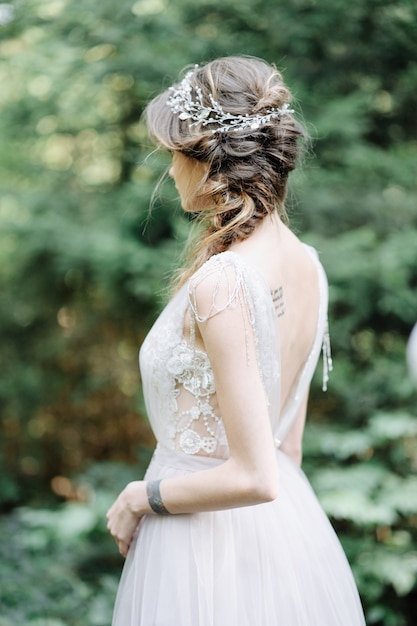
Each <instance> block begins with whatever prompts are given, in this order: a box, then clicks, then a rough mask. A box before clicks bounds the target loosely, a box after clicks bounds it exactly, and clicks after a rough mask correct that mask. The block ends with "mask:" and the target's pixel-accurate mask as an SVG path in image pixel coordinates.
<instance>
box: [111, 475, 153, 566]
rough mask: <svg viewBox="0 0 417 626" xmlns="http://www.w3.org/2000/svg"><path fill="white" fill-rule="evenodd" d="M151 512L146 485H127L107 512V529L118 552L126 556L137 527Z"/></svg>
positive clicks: (140, 481) (139, 482)
mask: <svg viewBox="0 0 417 626" xmlns="http://www.w3.org/2000/svg"><path fill="white" fill-rule="evenodd" d="M148 512H151V509H150V507H149V504H148V498H147V495H146V483H145V482H144V481H142V480H136V481H134V482H131V483H129V484H128V485H127V486H126V487H125V488H124V489H123V491H122V492H121V493H120V494H119V496H118V498H117V499H116V500H115V501H114V503H113V504H112V506H111V507H110V508H109V510H108V511H107V515H106V517H107V528H108V530H109V531H110V534H111V535H112V536H113V537H114V539H115V541H116V543H117V545H118V547H119V552H120V554H122V555H123V556H124V557H126V556H127V552H128V550H129V546H130V544H131V542H132V539H133V536H134V533H135V530H136V528H137V525H138V523H139V521H140V519H141V518H142V516H143V515H144V514H145V513H148Z"/></svg>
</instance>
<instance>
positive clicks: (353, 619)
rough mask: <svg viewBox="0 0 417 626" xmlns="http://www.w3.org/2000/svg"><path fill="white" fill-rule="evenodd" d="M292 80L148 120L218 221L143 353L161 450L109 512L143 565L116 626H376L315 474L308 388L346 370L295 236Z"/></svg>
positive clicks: (191, 80) (244, 79)
mask: <svg viewBox="0 0 417 626" xmlns="http://www.w3.org/2000/svg"><path fill="white" fill-rule="evenodd" d="M290 101H291V95H290V92H289V90H288V89H287V87H286V86H285V85H284V83H283V81H282V77H281V75H280V73H279V72H278V71H277V70H276V68H274V67H272V66H270V65H269V64H267V63H265V62H264V61H261V60H259V59H255V58H249V57H226V58H220V59H218V60H215V61H212V62H210V63H207V64H206V65H204V66H202V67H198V66H196V67H194V68H193V69H192V70H190V71H188V72H187V73H186V74H185V76H184V77H183V79H182V80H181V81H180V82H178V83H177V84H175V85H174V86H173V87H171V88H169V89H168V90H166V91H165V92H163V93H162V94H161V95H160V96H158V97H157V98H155V99H154V100H153V101H152V102H151V103H150V104H149V105H148V107H147V110H146V119H147V123H148V128H149V131H150V135H151V136H152V137H153V138H154V140H155V141H156V142H157V143H158V144H159V145H160V146H162V147H164V148H166V149H168V150H169V151H171V152H172V166H171V169H170V175H171V176H172V177H173V179H174V181H175V185H176V187H177V190H178V193H179V196H180V198H181V204H182V207H183V209H184V211H187V212H192V213H193V214H194V215H195V216H197V218H198V219H199V220H200V222H201V224H200V226H201V228H200V234H199V237H198V239H197V240H195V241H194V242H193V248H192V251H191V253H190V257H189V262H188V264H187V266H186V267H185V268H184V269H183V271H182V273H181V274H180V277H179V279H178V281H177V283H176V284H175V286H174V288H175V294H174V296H173V298H172V300H171V301H170V302H169V304H168V305H167V307H166V308H165V310H164V311H163V312H162V314H161V315H160V317H159V318H158V320H157V321H156V323H155V324H154V326H153V327H152V329H151V331H150V333H149V334H148V336H147V338H146V340H145V342H144V344H143V345H142V348H141V351H140V366H141V373H142V380H143V389H144V394H145V401H146V406H147V411H148V416H149V420H150V422H151V425H152V428H153V430H154V432H155V435H156V438H157V441H158V444H157V447H156V450H155V453H154V455H153V458H152V461H151V463H150V466H149V468H148V471H147V473H146V476H145V479H144V480H143V481H139V480H134V481H133V482H131V483H129V484H128V485H127V486H126V488H125V489H124V490H123V491H122V493H121V494H120V495H119V496H118V498H117V499H116V501H115V502H114V504H113V505H112V507H111V508H110V509H109V511H108V514H107V517H108V529H109V531H110V532H111V534H112V535H113V537H114V538H115V540H116V542H117V544H118V547H119V550H120V552H121V553H122V554H123V555H124V556H126V557H127V558H126V563H125V567H124V571H123V574H122V578H121V582H120V586H119V591H118V595H117V600H116V606H115V611H114V618H113V625H114V626H155V625H158V626H363V625H364V623H365V622H364V618H363V613H362V609H361V605H360V600H359V597H358V594H357V590H356V587H355V583H354V581H353V577H352V574H351V571H350V568H349V565H348V563H347V561H346V558H345V555H344V553H343V550H342V548H341V546H340V544H339V541H338V540H337V538H336V536H335V533H334V531H333V529H332V527H331V525H330V523H329V521H328V520H327V518H326V516H325V514H324V512H323V511H322V509H321V507H320V505H319V503H318V501H317V499H316V497H315V495H314V493H313V491H312V489H311V487H310V485H309V483H308V481H307V479H306V477H305V475H304V474H303V472H302V470H301V469H300V465H301V455H302V452H301V450H302V434H303V427H304V421H305V416H306V410H307V399H308V390H309V385H310V382H311V378H312V376H313V373H314V370H315V368H316V365H317V361H318V358H319V355H320V352H321V351H323V356H324V380H323V386H324V388H325V387H326V383H327V378H328V370H329V369H331V358H330V346H329V337H328V330H327V281H326V277H325V274H324V270H323V268H322V266H321V264H320V262H319V260H318V257H317V254H316V252H315V250H313V249H312V248H310V247H309V246H306V245H305V244H303V243H301V241H300V240H299V239H298V238H297V237H296V236H295V235H294V234H293V233H292V232H291V230H290V229H289V227H288V225H287V222H288V220H287V216H286V212H285V206H284V202H285V196H286V189H287V182H288V175H289V173H290V172H291V171H292V170H293V169H294V168H295V165H296V159H297V155H298V152H299V143H300V139H302V137H303V129H302V127H301V126H300V124H299V123H298V121H297V120H296V118H295V116H294V111H293V109H292V108H291V104H290Z"/></svg>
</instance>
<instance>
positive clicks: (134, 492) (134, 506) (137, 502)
mask: <svg viewBox="0 0 417 626" xmlns="http://www.w3.org/2000/svg"><path fill="white" fill-rule="evenodd" d="M125 495H126V503H127V507H128V509H129V510H130V511H131V513H133V514H134V515H136V516H137V517H142V515H145V514H147V513H152V509H151V507H150V506H149V503H148V497H147V494H146V483H145V482H144V481H142V480H135V481H132V482H131V483H129V484H128V485H127V486H126V490H125Z"/></svg>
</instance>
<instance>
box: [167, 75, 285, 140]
mask: <svg viewBox="0 0 417 626" xmlns="http://www.w3.org/2000/svg"><path fill="white" fill-rule="evenodd" d="M197 68H198V65H196V66H195V69H197ZM193 74H194V70H191V71H190V72H188V73H187V74H186V75H185V77H184V78H183V79H182V81H181V82H180V83H179V85H178V87H170V90H171V91H172V95H171V96H170V97H169V98H168V100H167V105H168V106H169V107H170V108H171V109H172V111H173V112H174V113H178V117H179V118H180V120H190V126H197V125H198V124H201V125H202V126H209V124H218V127H217V128H213V129H211V132H212V133H227V132H229V131H239V130H248V129H250V130H257V129H258V128H259V127H260V126H264V125H265V124H268V122H270V121H271V120H272V119H276V118H279V117H281V116H282V115H284V114H285V113H294V110H293V109H289V108H288V107H289V104H287V103H285V104H283V105H282V107H280V108H278V107H272V108H269V109H266V111H265V113H262V114H257V115H249V114H246V115H233V113H226V112H225V111H223V109H222V107H221V106H220V104H219V103H218V102H216V100H215V99H214V98H213V96H212V95H211V94H209V98H210V103H211V106H205V105H204V104H203V94H202V92H201V88H200V87H195V88H194V89H195V92H196V94H197V96H196V99H195V100H193V96H192V93H191V92H192V89H193V88H192V86H191V80H190V79H191V76H192V75H193Z"/></svg>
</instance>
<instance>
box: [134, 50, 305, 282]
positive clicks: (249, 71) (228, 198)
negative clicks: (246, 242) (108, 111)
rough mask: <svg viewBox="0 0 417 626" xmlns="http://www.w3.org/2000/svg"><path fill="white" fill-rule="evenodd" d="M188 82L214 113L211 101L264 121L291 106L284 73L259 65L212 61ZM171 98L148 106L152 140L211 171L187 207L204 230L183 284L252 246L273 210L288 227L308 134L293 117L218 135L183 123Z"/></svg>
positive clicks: (212, 126)
mask: <svg viewBox="0 0 417 626" xmlns="http://www.w3.org/2000/svg"><path fill="white" fill-rule="evenodd" d="M189 82H190V85H191V88H192V94H193V100H195V99H196V96H197V91H196V89H197V88H198V89H199V90H201V91H200V93H201V98H202V103H203V105H204V106H207V107H210V106H212V105H211V98H213V99H214V100H215V101H216V102H218V103H219V105H220V106H221V108H222V109H223V111H225V112H227V113H231V114H233V115H247V114H248V115H250V116H252V115H262V114H263V113H266V112H267V111H268V110H270V109H271V108H282V107H283V106H284V105H285V104H287V103H289V102H290V100H291V94H290V92H289V90H288V89H287V87H286V86H285V85H284V83H283V80H282V77H281V74H280V73H279V72H278V70H277V69H276V68H275V67H273V66H271V65H269V64H268V63H266V62H265V61H262V60H261V59H257V58H253V57H239V56H232V57H224V58H220V59H217V60H215V61H211V62H210V63H207V64H206V65H204V66H202V67H196V69H195V70H194V71H193V72H192V74H191V75H190V79H189ZM174 87H177V85H174ZM171 94H172V91H171V90H170V89H167V90H166V91H165V92H163V93H162V94H160V95H159V96H157V97H156V98H154V100H152V101H151V102H150V103H149V104H148V106H147V108H146V110H145V118H146V122H147V126H148V129H149V133H150V136H151V137H152V138H153V139H154V140H155V141H156V142H157V143H159V144H160V145H162V146H164V147H165V148H168V149H169V150H173V151H179V152H181V153H182V154H184V155H185V156H187V157H191V158H193V159H196V160H197V161H200V162H202V163H204V164H205V165H206V169H205V175H204V176H203V178H202V180H201V182H200V184H199V185H198V189H196V190H194V193H193V198H192V206H188V207H187V209H188V210H190V211H192V212H193V213H196V214H197V215H198V219H199V220H200V222H201V223H202V226H203V228H202V231H201V232H200V235H199V238H198V240H197V241H195V242H194V246H193V249H192V252H191V254H190V266H189V267H188V269H186V270H185V271H183V272H182V274H181V276H180V279H179V282H180V284H182V283H183V282H185V280H187V278H188V277H189V276H190V275H191V274H192V273H193V272H194V271H195V270H196V269H198V267H200V266H201V265H202V264H203V263H204V262H205V261H206V260H207V259H208V258H209V257H210V256H212V255H213V254H217V253H218V252H223V251H224V250H226V249H227V248H228V247H229V246H230V245H231V244H232V243H233V242H235V241H240V240H243V239H246V238H247V237H248V236H249V235H250V234H251V233H252V232H253V230H254V229H255V228H256V226H257V224H258V223H259V222H260V221H261V220H262V219H263V218H264V217H265V216H266V215H269V214H271V213H272V212H273V211H274V210H278V213H279V215H280V217H281V218H282V219H284V220H285V221H286V220H287V214H286V211H285V206H284V200H285V197H286V191H287V181H288V175H289V173H290V172H291V171H292V170H293V169H294V168H295V165H296V160H297V156H298V152H299V139H300V138H301V137H304V136H305V133H304V130H303V128H302V126H301V125H300V124H299V123H298V122H297V121H296V119H295V118H294V116H293V115H292V114H291V112H290V111H285V112H283V113H282V115H280V116H279V117H278V118H273V119H270V120H268V121H267V122H266V123H264V124H261V125H259V127H258V128H245V129H243V128H239V129H236V130H232V131H226V132H220V131H219V132H213V130H215V129H216V124H210V125H208V126H204V125H203V124H193V125H191V124H190V120H188V119H181V118H180V115H179V114H178V113H176V112H174V111H173V110H172V108H171V107H170V106H168V100H169V98H170V96H171ZM217 127H218V125H217Z"/></svg>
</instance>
